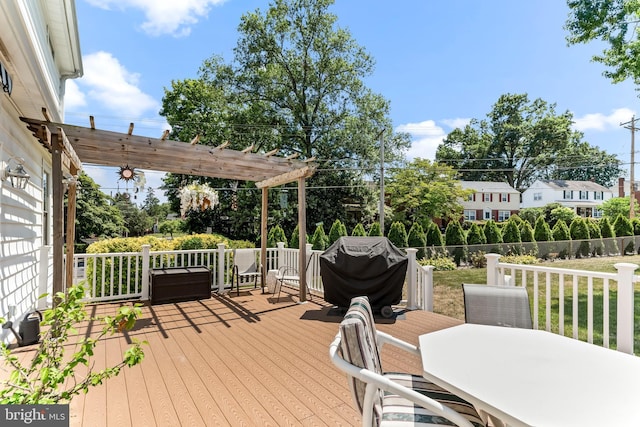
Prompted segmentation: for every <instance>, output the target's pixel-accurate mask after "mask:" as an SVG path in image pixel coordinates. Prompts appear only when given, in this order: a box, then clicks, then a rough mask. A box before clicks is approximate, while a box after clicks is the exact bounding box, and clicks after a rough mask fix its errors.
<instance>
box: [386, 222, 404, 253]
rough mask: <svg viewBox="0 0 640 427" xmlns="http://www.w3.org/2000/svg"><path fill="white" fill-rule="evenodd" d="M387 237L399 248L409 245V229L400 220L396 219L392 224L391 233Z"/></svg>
mask: <svg viewBox="0 0 640 427" xmlns="http://www.w3.org/2000/svg"><path fill="white" fill-rule="evenodd" d="M387 237H388V238H389V240H390V241H391V243H393V244H394V245H396V246H397V247H398V248H406V247H407V246H408V242H407V229H406V228H405V227H404V224H403V223H401V222H400V221H396V222H394V223H393V224H391V229H390V230H389V235H388V236H387Z"/></svg>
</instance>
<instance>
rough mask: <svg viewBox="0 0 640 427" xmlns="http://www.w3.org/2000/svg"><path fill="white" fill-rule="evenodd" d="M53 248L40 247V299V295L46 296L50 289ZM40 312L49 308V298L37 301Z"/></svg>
mask: <svg viewBox="0 0 640 427" xmlns="http://www.w3.org/2000/svg"><path fill="white" fill-rule="evenodd" d="M50 250H51V246H41V247H40V272H39V274H40V276H39V277H38V295H36V298H38V297H39V296H40V295H43V294H46V293H47V292H48V288H49V251H50ZM36 307H37V308H38V310H44V309H45V308H47V298H38V299H37V301H36Z"/></svg>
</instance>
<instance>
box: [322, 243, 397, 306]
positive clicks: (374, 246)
mask: <svg viewBox="0 0 640 427" xmlns="http://www.w3.org/2000/svg"><path fill="white" fill-rule="evenodd" d="M407 264H408V260H407V257H406V255H404V253H402V251H400V250H399V249H398V248H397V247H395V246H394V245H393V244H392V243H391V242H390V241H389V239H387V238H386V237H341V238H339V239H338V240H337V241H336V242H335V243H334V244H333V245H331V246H330V247H329V248H328V249H327V250H326V251H325V252H323V253H322V255H320V276H322V285H323V287H324V299H325V300H326V301H327V302H328V303H330V304H333V305H336V306H338V307H348V306H349V304H350V303H351V298H353V297H355V296H361V295H366V296H368V297H369V302H370V303H371V306H372V307H373V308H376V309H379V308H381V307H384V306H389V305H392V304H398V303H399V302H400V299H401V298H402V286H403V285H404V278H405V275H406V273H407Z"/></svg>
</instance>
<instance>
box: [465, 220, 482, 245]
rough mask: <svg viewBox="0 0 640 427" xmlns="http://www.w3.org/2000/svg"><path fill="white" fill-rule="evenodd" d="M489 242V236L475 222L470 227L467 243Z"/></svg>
mask: <svg viewBox="0 0 640 427" xmlns="http://www.w3.org/2000/svg"><path fill="white" fill-rule="evenodd" d="M486 243H487V238H486V237H485V235H484V230H483V229H482V228H480V227H479V226H478V224H476V223H475V222H474V223H472V224H471V227H469V231H468V232H467V244H468V245H484V244H486Z"/></svg>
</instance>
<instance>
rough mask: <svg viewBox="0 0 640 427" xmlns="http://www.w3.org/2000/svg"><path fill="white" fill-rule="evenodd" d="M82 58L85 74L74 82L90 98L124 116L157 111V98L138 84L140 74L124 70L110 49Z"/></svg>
mask: <svg viewBox="0 0 640 427" xmlns="http://www.w3.org/2000/svg"><path fill="white" fill-rule="evenodd" d="M82 61H83V64H84V76H83V77H82V78H81V79H79V80H77V83H78V84H79V85H80V86H81V87H82V88H83V89H85V91H86V93H87V96H88V98H90V99H91V100H93V101H97V102H99V103H100V104H101V105H103V106H104V107H106V108H108V109H109V110H111V111H113V112H116V113H118V115H120V116H127V117H141V116H142V115H143V113H144V112H146V111H153V112H154V113H156V112H157V110H158V109H159V107H160V104H159V102H158V101H156V100H155V99H154V98H153V97H151V96H150V95H148V94H146V93H144V92H142V90H140V88H139V87H138V84H139V80H140V76H139V74H137V73H131V72H129V71H127V69H126V68H124V67H123V66H122V65H121V64H120V62H119V61H118V59H117V58H114V57H113V56H112V55H111V54H110V53H108V52H96V53H92V54H90V55H86V56H84V57H83V58H82ZM67 107H68V108H71V106H69V105H67Z"/></svg>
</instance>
